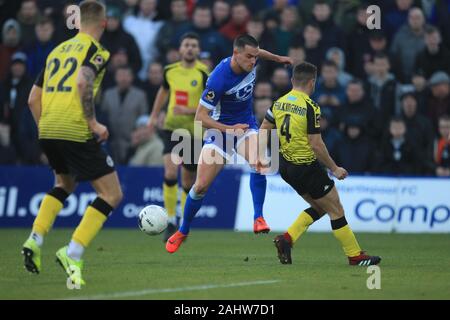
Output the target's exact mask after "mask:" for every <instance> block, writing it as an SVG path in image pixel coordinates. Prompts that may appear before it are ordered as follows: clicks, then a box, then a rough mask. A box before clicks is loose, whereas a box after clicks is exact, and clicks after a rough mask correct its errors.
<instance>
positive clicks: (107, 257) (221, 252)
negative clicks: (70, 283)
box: [0, 228, 450, 300]
mask: <svg viewBox="0 0 450 320" xmlns="http://www.w3.org/2000/svg"><path fill="white" fill-rule="evenodd" d="M71 232H72V230H69V229H56V230H53V231H52V232H51V233H50V234H49V235H48V236H47V238H46V239H45V243H44V249H43V250H44V251H43V261H42V262H43V270H42V273H41V274H39V275H31V274H28V273H27V272H26V271H25V270H24V268H23V265H22V262H23V261H22V256H21V255H20V249H21V245H22V243H23V241H24V240H25V238H26V237H27V236H28V234H29V230H27V229H0V252H1V254H0V288H1V290H0V299H70V298H82V299H90V298H93V299H114V298H120V299H183V300H186V299H220V300H222V299H256V300H258V299H450V268H449V266H450V250H449V248H450V235H448V234H436V235H429V234H428V235H425V234H424V235H416V234H357V237H358V239H359V242H360V244H361V246H362V247H363V248H365V249H367V250H368V251H369V252H370V253H372V254H377V255H380V256H382V258H383V260H382V262H381V264H380V271H381V289H380V290H377V289H373V290H369V289H368V288H367V286H366V282H367V279H368V277H369V276H370V274H368V273H367V268H366V267H350V266H349V265H348V264H347V259H346V258H345V256H344V255H343V252H342V249H341V248H340V247H339V245H338V243H337V241H336V240H335V239H334V237H333V235H332V234H331V233H307V234H305V235H304V236H303V237H302V238H301V239H300V240H299V242H298V243H297V244H296V246H295V248H294V250H293V264H292V265H281V264H280V263H279V262H278V259H277V258H276V250H275V247H274V245H273V243H272V239H273V237H274V235H275V234H273V233H271V234H269V235H258V236H255V235H253V234H250V233H235V232H231V231H203V230H193V232H192V233H191V236H190V237H189V239H188V241H187V242H186V243H185V244H183V246H182V247H181V249H180V251H179V252H177V253H175V254H173V255H170V254H168V253H166V251H165V249H164V244H163V242H162V241H161V237H160V236H154V237H150V236H147V235H145V234H143V233H142V232H140V231H139V230H138V229H137V228H136V229H128V230H118V229H106V230H103V231H102V232H101V233H100V234H99V236H98V237H97V239H96V240H95V241H94V242H93V244H92V245H91V247H90V248H89V249H88V250H87V252H86V254H85V257H84V258H85V268H84V278H85V280H86V282H87V286H86V287H83V288H82V289H81V290H69V289H67V286H66V277H65V275H64V273H63V272H62V270H61V269H60V267H59V266H58V265H57V264H56V263H55V258H54V254H55V252H56V250H57V249H58V248H59V247H61V246H62V245H65V244H66V243H67V242H68V240H69V238H70V235H71Z"/></svg>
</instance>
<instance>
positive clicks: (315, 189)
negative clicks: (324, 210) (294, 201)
mask: <svg viewBox="0 0 450 320" xmlns="http://www.w3.org/2000/svg"><path fill="white" fill-rule="evenodd" d="M280 174H281V177H282V178H283V180H284V181H286V182H287V183H289V185H290V186H291V187H292V188H294V189H295V191H297V193H298V194H299V195H304V194H306V193H307V194H309V195H310V196H311V197H312V198H313V199H319V198H322V197H323V196H325V195H326V194H327V193H328V192H330V191H331V189H333V187H334V181H333V180H332V179H330V177H329V176H328V173H327V172H326V170H325V169H324V168H322V167H321V166H320V164H319V162H318V161H317V160H315V161H314V162H312V163H310V164H294V163H292V162H289V161H287V160H286V159H284V157H283V156H282V155H280Z"/></svg>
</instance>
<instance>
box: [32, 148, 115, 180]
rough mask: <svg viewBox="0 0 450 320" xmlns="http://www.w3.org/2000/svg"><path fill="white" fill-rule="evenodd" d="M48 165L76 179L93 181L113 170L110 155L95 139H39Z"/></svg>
mask: <svg viewBox="0 0 450 320" xmlns="http://www.w3.org/2000/svg"><path fill="white" fill-rule="evenodd" d="M39 143H40V145H41V147H42V150H43V151H44V153H45V155H46V156H47V159H48V162H49V164H50V167H52V169H53V170H54V171H55V172H56V174H68V175H72V176H74V177H75V180H76V181H93V180H96V179H98V178H101V177H103V176H105V175H107V174H110V173H112V172H114V171H115V169H114V162H113V160H112V159H111V157H110V156H109V155H108V154H107V153H106V152H105V151H104V150H103V149H102V148H101V146H100V144H99V143H98V142H97V141H96V140H95V139H90V140H88V141H86V142H74V141H67V140H55V139H40V140H39Z"/></svg>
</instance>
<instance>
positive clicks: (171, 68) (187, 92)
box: [163, 61, 209, 134]
mask: <svg viewBox="0 0 450 320" xmlns="http://www.w3.org/2000/svg"><path fill="white" fill-rule="evenodd" d="M208 74H209V71H208V67H207V66H206V65H204V64H203V63H201V62H199V61H197V62H196V63H195V66H194V67H193V68H185V67H184V66H183V65H182V64H181V62H176V63H173V64H170V65H168V66H166V67H165V69H164V82H163V87H164V88H165V89H167V90H170V98H169V105H168V108H167V115H166V120H165V123H164V129H166V130H170V131H173V130H176V129H179V128H182V129H187V130H189V132H190V133H191V134H193V133H194V117H195V115H175V114H174V113H173V109H174V106H176V105H178V106H181V107H186V108H193V109H197V106H198V101H199V100H200V98H201V96H202V93H203V90H205V86H206V80H207V79H208Z"/></svg>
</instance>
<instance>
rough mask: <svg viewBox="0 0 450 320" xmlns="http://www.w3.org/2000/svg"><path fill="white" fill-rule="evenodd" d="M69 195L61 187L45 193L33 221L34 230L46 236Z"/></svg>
mask: <svg viewBox="0 0 450 320" xmlns="http://www.w3.org/2000/svg"><path fill="white" fill-rule="evenodd" d="M67 196H68V194H67V193H66V192H65V191H63V190H62V189H61V188H55V189H53V190H52V191H50V192H49V193H48V194H46V195H45V197H44V199H43V200H42V203H41V206H40V207H39V212H38V215H37V217H36V219H35V220H34V223H33V232H36V233H38V234H40V235H42V236H45V235H46V234H47V233H48V232H49V231H50V229H51V228H52V226H53V222H55V218H56V216H57V215H58V213H59V212H60V211H61V209H62V208H63V207H64V200H65V198H67ZM58 198H59V199H58Z"/></svg>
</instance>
